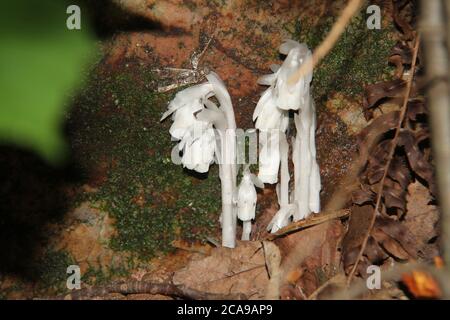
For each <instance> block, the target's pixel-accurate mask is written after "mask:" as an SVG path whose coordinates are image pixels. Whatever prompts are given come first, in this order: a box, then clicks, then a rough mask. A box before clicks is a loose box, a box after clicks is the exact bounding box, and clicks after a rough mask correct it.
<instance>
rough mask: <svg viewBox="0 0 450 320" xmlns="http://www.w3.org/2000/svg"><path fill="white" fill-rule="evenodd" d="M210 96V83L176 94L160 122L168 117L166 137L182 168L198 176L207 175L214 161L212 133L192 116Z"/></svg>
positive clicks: (205, 123)
mask: <svg viewBox="0 0 450 320" xmlns="http://www.w3.org/2000/svg"><path fill="white" fill-rule="evenodd" d="M213 95H214V91H213V86H212V85H211V84H210V83H203V84H199V85H195V86H192V87H189V88H187V89H184V90H182V91H180V92H178V93H177V94H176V95H175V98H174V99H173V100H172V101H171V102H170V103H169V108H168V110H167V111H166V112H165V113H164V114H163V116H162V118H161V121H162V120H164V119H165V118H166V117H168V116H169V115H170V114H172V120H173V124H172V126H171V127H170V130H169V132H170V135H171V136H172V139H173V140H175V141H180V142H179V143H178V146H177V147H178V150H180V151H182V153H183V155H182V158H181V162H182V164H183V166H184V167H186V168H188V169H190V170H195V171H197V172H200V173H204V172H207V171H208V170H209V165H210V164H211V163H213V161H214V151H215V148H216V140H215V133H214V130H213V125H212V123H211V122H208V121H204V120H203V119H198V118H197V116H196V114H197V113H199V112H201V111H202V110H204V109H205V103H207V104H209V102H207V101H208V98H209V97H211V96H213Z"/></svg>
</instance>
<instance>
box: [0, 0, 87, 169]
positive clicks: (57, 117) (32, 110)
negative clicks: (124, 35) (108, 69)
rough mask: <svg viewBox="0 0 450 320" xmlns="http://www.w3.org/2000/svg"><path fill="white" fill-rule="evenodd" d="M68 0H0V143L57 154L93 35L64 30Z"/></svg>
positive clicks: (52, 157)
mask: <svg viewBox="0 0 450 320" xmlns="http://www.w3.org/2000/svg"><path fill="white" fill-rule="evenodd" d="M66 9H67V5H66V3H65V2H64V1H54V0H43V1H36V0H31V1H30V0H15V1H2V3H1V4H0V41H1V49H0V143H13V144H16V145H19V146H21V147H25V148H30V149H33V150H35V151H37V152H38V153H39V154H41V155H42V156H43V157H44V158H46V159H47V160H48V161H50V162H53V163H55V162H57V161H59V160H61V158H62V156H63V155H64V150H65V143H64V138H63V135H62V125H63V118H64V107H65V106H66V105H67V102H68V98H69V97H70V94H71V93H73V90H74V89H75V88H76V85H77V84H78V83H79V82H80V80H81V79H82V76H83V71H84V70H85V66H86V63H87V61H88V60H89V57H90V55H91V52H92V49H93V48H94V41H93V39H92V38H91V36H90V33H89V30H87V26H86V21H84V20H83V11H82V12H81V25H82V30H68V29H67V27H66V20H67V18H68V17H69V15H68V14H67V13H66Z"/></svg>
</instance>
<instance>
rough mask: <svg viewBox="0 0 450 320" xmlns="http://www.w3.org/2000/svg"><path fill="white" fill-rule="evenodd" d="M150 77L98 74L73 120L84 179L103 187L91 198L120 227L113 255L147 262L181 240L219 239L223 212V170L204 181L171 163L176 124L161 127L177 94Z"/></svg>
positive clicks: (137, 72) (141, 70) (138, 68)
mask: <svg viewBox="0 0 450 320" xmlns="http://www.w3.org/2000/svg"><path fill="white" fill-rule="evenodd" d="M150 69H151V66H148V65H140V64H137V63H133V62H129V63H124V64H123V65H121V66H119V67H117V68H115V69H114V71H111V70H106V68H104V67H102V66H99V67H98V69H97V70H96V71H95V72H94V73H93V75H92V77H91V80H90V81H89V83H88V84H87V86H86V88H85V89H84V90H83V92H82V93H81V94H80V95H79V99H78V100H77V103H76V105H75V108H74V109H73V112H72V113H71V115H70V119H69V122H70V126H69V127H70V132H71V135H72V140H73V143H72V145H73V151H74V154H75V155H76V157H77V160H78V162H79V163H80V164H81V167H82V171H84V172H86V173H89V175H90V179H93V180H94V181H95V180H99V183H98V184H99V186H98V191H97V192H94V193H89V194H85V196H86V197H88V198H89V199H90V200H92V201H93V202H95V203H100V204H101V208H102V209H103V210H105V211H107V212H108V213H110V214H111V216H112V217H114V218H115V219H116V228H117V231H118V234H117V236H116V237H114V238H113V239H112V241H111V243H110V245H111V247H112V248H113V249H115V250H124V251H128V252H130V253H132V254H135V255H136V256H138V257H140V258H151V257H153V256H155V255H156V254H158V253H162V252H167V251H169V250H171V248H172V247H171V245H170V243H171V242H172V241H173V240H174V239H177V238H183V239H188V240H203V239H205V238H206V237H207V236H212V235H214V234H215V233H216V231H217V227H218V214H219V212H220V210H219V209H220V181H219V178H218V170H217V167H214V166H213V167H212V168H211V170H210V172H209V174H208V175H207V176H202V177H199V176H194V175H192V173H190V172H188V171H186V170H184V169H183V168H182V167H181V166H178V165H175V164H173V163H172V161H171V158H170V153H171V150H172V148H173V147H174V145H175V144H174V142H172V141H171V139H170V135H169V132H168V129H169V126H170V119H168V120H167V121H165V122H163V123H160V121H159V120H160V117H161V115H162V113H163V112H164V110H165V109H166V107H167V102H168V101H169V100H170V99H171V98H172V96H173V94H170V95H167V94H159V93H157V92H156V91H155V84H156V83H157V81H158V79H156V78H155V76H154V74H153V73H152V72H151V71H150ZM97 168H100V169H99V170H98V169H97ZM96 175H97V176H98V177H96Z"/></svg>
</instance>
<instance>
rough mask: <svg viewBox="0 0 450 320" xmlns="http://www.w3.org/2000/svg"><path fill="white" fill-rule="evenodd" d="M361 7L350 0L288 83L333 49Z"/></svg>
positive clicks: (360, 1) (358, 2)
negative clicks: (310, 56)
mask: <svg viewBox="0 0 450 320" xmlns="http://www.w3.org/2000/svg"><path fill="white" fill-rule="evenodd" d="M361 5H362V0H350V1H349V2H348V4H347V6H346V7H345V8H344V10H343V11H342V14H341V16H340V17H339V19H338V20H337V21H336V23H335V24H334V25H333V27H332V28H331V31H330V33H328V35H327V36H326V38H325V39H324V40H323V41H322V43H321V44H320V45H319V46H318V47H317V49H315V50H314V53H313V55H312V58H311V59H309V60H308V61H306V62H305V63H304V64H302V65H301V66H300V68H299V69H298V70H297V71H296V72H295V73H294V74H293V75H292V76H291V77H290V78H289V80H288V83H289V84H291V85H292V84H294V83H296V82H297V81H298V80H299V79H300V78H301V77H303V76H304V75H305V74H307V73H308V72H311V70H313V69H314V68H315V67H316V66H317V65H318V64H319V62H320V61H321V60H322V59H323V58H324V57H325V56H326V55H327V54H328V52H330V50H331V49H333V47H334V45H335V44H336V42H337V41H338V40H339V38H340V37H341V35H342V33H343V32H344V31H345V28H346V27H347V25H348V24H349V23H350V20H351V19H352V17H353V16H354V15H355V14H356V12H358V10H359V8H360V7H361Z"/></svg>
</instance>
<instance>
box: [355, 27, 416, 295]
mask: <svg viewBox="0 0 450 320" xmlns="http://www.w3.org/2000/svg"><path fill="white" fill-rule="evenodd" d="M419 43H420V36H419V35H417V36H416V41H415V44H414V55H413V59H412V63H411V74H410V77H409V79H408V83H407V86H406V92H405V96H404V98H403V105H402V108H401V112H400V117H399V119H398V124H397V128H396V129H395V135H394V138H393V139H392V142H391V146H390V147H391V149H390V150H389V154H388V158H387V162H386V165H385V167H384V172H383V177H382V178H381V181H380V188H379V190H378V193H377V201H376V203H375V208H374V209H373V213H372V217H371V219H370V225H369V228H368V229H367V233H366V234H365V236H364V241H363V243H362V245H361V249H360V250H359V253H358V257H357V259H356V261H355V264H354V265H353V268H352V270H351V271H350V274H349V276H348V279H347V286H348V285H349V284H350V282H351V281H352V279H353V276H354V275H355V272H356V269H357V268H358V264H359V261H360V260H361V258H362V255H363V253H364V250H365V249H366V245H367V241H368V240H369V237H370V233H371V232H372V229H373V226H374V224H375V220H376V217H377V213H378V212H379V209H380V205H381V199H382V197H383V188H384V182H385V180H386V177H387V174H388V171H389V166H390V165H391V162H392V158H393V156H394V153H395V149H396V147H397V143H398V137H399V135H400V131H401V128H402V124H403V120H404V118H405V114H406V110H407V105H408V100H409V95H410V93H411V87H412V82H413V79H414V73H415V71H416V61H417V53H418V51H419Z"/></svg>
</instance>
